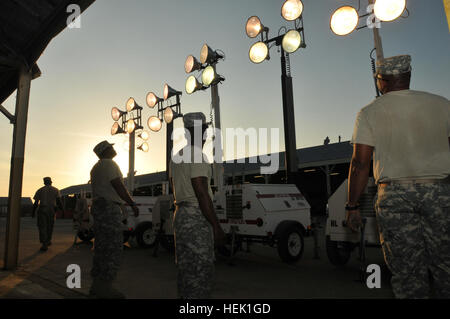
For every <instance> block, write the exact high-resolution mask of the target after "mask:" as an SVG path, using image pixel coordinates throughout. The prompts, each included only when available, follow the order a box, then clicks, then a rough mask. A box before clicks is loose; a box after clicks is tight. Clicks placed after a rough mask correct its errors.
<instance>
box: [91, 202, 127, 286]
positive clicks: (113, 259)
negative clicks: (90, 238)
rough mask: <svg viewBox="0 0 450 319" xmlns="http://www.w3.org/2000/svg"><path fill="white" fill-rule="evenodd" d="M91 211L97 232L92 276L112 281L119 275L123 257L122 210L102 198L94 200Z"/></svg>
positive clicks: (95, 231) (95, 232)
mask: <svg viewBox="0 0 450 319" xmlns="http://www.w3.org/2000/svg"><path fill="white" fill-rule="evenodd" d="M91 211H92V216H93V217H94V234H95V250H94V260H93V265H92V270H91V276H92V277H98V278H99V279H102V280H106V281H112V280H114V279H115V278H116V276H117V271H118V270H119V267H120V263H121V259H122V250H123V229H122V226H123V225H122V210H121V209H120V206H119V205H118V204H116V203H114V202H111V201H107V200H105V199H102V198H101V199H95V200H94V201H93V203H92V210H91Z"/></svg>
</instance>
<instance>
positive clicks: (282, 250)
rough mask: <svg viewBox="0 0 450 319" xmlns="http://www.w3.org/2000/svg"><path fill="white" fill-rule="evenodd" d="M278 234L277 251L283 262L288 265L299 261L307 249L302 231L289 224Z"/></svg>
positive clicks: (296, 226) (295, 225)
mask: <svg viewBox="0 0 450 319" xmlns="http://www.w3.org/2000/svg"><path fill="white" fill-rule="evenodd" d="M278 234H279V235H278V241H277V249H278V255H279V256H280V258H281V260H282V261H284V262H287V263H292V262H296V261H298V260H299V259H300V258H301V257H302V254H303V250H304V248H305V245H304V240H303V232H302V229H301V228H300V227H299V226H298V225H297V224H295V223H288V224H285V225H283V228H282V229H280V230H279V232H278Z"/></svg>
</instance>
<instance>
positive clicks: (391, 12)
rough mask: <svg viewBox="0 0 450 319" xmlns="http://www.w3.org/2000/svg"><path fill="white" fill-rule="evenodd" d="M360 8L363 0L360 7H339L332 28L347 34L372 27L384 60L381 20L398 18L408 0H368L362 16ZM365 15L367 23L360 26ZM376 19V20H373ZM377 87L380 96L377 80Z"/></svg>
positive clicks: (379, 59) (376, 48) (332, 17)
mask: <svg viewBox="0 0 450 319" xmlns="http://www.w3.org/2000/svg"><path fill="white" fill-rule="evenodd" d="M360 8H361V0H359V6H358V9H355V8H354V7H352V6H348V5H346V6H342V7H340V8H338V9H337V10H336V11H335V12H334V13H333V14H332V16H331V20H330V29H331V31H332V32H333V33H334V34H336V35H339V36H345V35H348V34H350V33H352V32H353V31H354V30H360V29H364V28H367V27H370V28H372V31H373V38H374V45H375V49H374V50H375V51H376V54H377V61H382V60H384V52H383V44H382V41H381V36H380V32H379V26H380V23H381V21H383V22H389V21H394V20H397V19H398V18H399V17H400V16H401V15H402V14H403V12H404V11H405V10H406V11H408V9H407V8H406V0H368V10H367V11H368V12H367V13H366V14H363V15H361V16H360V15H359V14H358V12H359V10H360ZM364 17H368V18H367V19H368V21H367V24H366V25H364V26H361V27H358V24H359V19H360V18H364ZM374 19H375V21H373V20H374ZM372 52H373V51H372ZM372 52H371V57H372ZM372 61H373V60H372ZM372 71H373V72H374V73H375V67H374V65H372ZM375 89H376V92H377V96H379V91H378V88H377V85H376V80H375Z"/></svg>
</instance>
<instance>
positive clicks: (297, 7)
mask: <svg viewBox="0 0 450 319" xmlns="http://www.w3.org/2000/svg"><path fill="white" fill-rule="evenodd" d="M302 12H303V3H302V2H301V1H300V0H286V1H285V2H284V4H283V6H282V7H281V16H282V17H283V18H284V19H286V20H287V21H294V20H295V19H298V18H299V17H300V16H301V15H302Z"/></svg>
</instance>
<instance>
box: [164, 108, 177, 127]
mask: <svg viewBox="0 0 450 319" xmlns="http://www.w3.org/2000/svg"><path fill="white" fill-rule="evenodd" d="M174 117H175V114H174V111H173V110H172V108H171V107H166V109H165V110H164V121H166V123H167V124H170V123H172V121H173V119H174Z"/></svg>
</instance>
